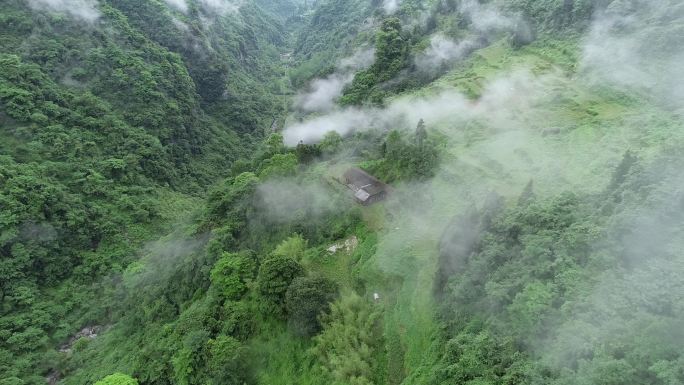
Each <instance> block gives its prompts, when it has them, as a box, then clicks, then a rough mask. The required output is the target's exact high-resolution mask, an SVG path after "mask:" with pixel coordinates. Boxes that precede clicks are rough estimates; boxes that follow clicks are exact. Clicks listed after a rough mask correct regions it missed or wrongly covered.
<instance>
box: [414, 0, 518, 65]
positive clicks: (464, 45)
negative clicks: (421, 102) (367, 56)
mask: <svg viewBox="0 0 684 385" xmlns="http://www.w3.org/2000/svg"><path fill="white" fill-rule="evenodd" d="M459 12H460V13H461V14H462V15H463V16H465V17H466V18H467V19H468V20H470V27H471V29H470V32H471V34H470V35H469V36H467V37H465V38H464V39H462V40H460V41H455V40H453V39H450V38H449V37H447V36H444V35H443V34H441V33H438V34H436V35H433V36H432V37H431V38H430V46H429V47H428V48H427V49H426V50H425V51H424V52H423V53H421V54H419V55H418V56H417V57H416V59H415V64H416V66H417V67H418V68H419V69H420V70H422V71H428V72H429V71H434V70H437V69H439V68H440V67H441V66H443V65H447V64H450V63H453V62H455V61H458V60H461V59H463V58H465V57H466V56H467V55H468V54H470V53H471V52H472V51H474V50H476V49H478V48H482V47H483V46H485V45H486V42H487V41H488V40H489V39H491V38H492V37H493V36H494V35H495V34H496V33H499V32H516V31H519V30H527V29H528V28H527V25H526V24H525V23H524V22H523V20H522V18H521V17H520V16H519V15H516V14H504V13H503V12H502V11H500V10H499V9H498V8H497V7H496V6H494V5H492V4H480V3H479V2H477V1H473V0H468V1H464V2H462V3H461V4H460V6H459ZM521 26H522V27H525V28H521Z"/></svg>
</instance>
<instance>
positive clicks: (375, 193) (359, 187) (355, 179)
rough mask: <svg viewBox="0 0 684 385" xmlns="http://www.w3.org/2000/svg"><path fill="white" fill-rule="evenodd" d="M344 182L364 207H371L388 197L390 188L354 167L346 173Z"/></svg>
mask: <svg viewBox="0 0 684 385" xmlns="http://www.w3.org/2000/svg"><path fill="white" fill-rule="evenodd" d="M343 182H344V184H345V185H347V187H349V189H350V190H352V191H353V192H354V198H355V199H356V201H357V202H358V203H360V204H362V205H370V204H372V203H375V202H378V201H381V200H383V199H385V197H387V192H388V190H389V188H388V186H387V185H386V184H384V183H382V182H380V181H379V180H377V179H376V178H375V177H373V176H372V175H370V174H368V173H367V172H365V171H363V170H361V169H360V168H357V167H353V168H350V169H349V170H347V171H346V172H345V173H344V177H343Z"/></svg>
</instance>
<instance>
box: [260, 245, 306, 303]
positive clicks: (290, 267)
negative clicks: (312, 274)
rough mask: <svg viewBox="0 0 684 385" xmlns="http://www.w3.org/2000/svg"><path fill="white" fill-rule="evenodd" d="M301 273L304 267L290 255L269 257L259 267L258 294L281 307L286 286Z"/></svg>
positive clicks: (302, 273)
mask: <svg viewBox="0 0 684 385" xmlns="http://www.w3.org/2000/svg"><path fill="white" fill-rule="evenodd" d="M302 275H304V269H303V268H302V266H301V265H300V264H299V263H298V262H297V261H296V260H294V259H293V258H292V257H273V258H269V259H267V260H265V261H264V262H263V263H262V264H261V266H260V267H259V276H258V277H257V286H258V289H259V294H260V295H261V296H262V297H263V298H264V299H265V300H267V301H269V302H271V303H273V304H275V305H276V307H277V308H279V309H283V305H284V302H285V294H286V292H287V288H288V287H289V286H290V283H292V281H293V280H294V279H295V278H297V277H300V276H302Z"/></svg>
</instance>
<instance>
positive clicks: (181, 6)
mask: <svg viewBox="0 0 684 385" xmlns="http://www.w3.org/2000/svg"><path fill="white" fill-rule="evenodd" d="M164 2H165V3H166V4H168V5H170V6H171V7H173V8H175V9H177V10H179V11H181V12H183V13H186V12H187V11H188V3H186V2H185V0H164Z"/></svg>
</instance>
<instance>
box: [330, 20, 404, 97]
mask: <svg viewBox="0 0 684 385" xmlns="http://www.w3.org/2000/svg"><path fill="white" fill-rule="evenodd" d="M407 63H408V41H407V39H406V37H405V36H404V35H403V33H402V27H401V20H399V19H398V18H395V17H390V18H387V19H384V20H383V21H382V25H381V27H380V30H379V31H378V33H377V36H376V40H375V63H373V65H372V66H371V67H370V68H369V69H367V70H363V71H360V72H358V73H357V74H356V75H355V76H354V80H353V81H352V84H351V85H350V86H349V87H347V88H346V89H345V91H344V95H343V96H342V98H340V103H341V104H343V105H349V104H361V103H362V102H363V101H365V100H367V99H369V98H370V100H371V101H373V102H378V101H381V100H382V93H381V92H380V91H379V90H378V89H377V88H376V86H378V85H380V84H381V83H383V82H386V81H388V80H390V79H392V78H394V77H395V76H396V75H397V74H398V73H399V71H401V70H402V69H403V68H404V67H406V64H407Z"/></svg>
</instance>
